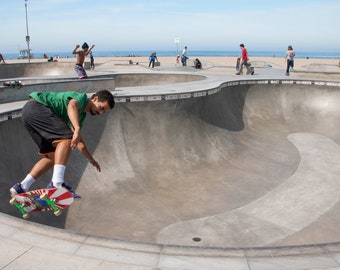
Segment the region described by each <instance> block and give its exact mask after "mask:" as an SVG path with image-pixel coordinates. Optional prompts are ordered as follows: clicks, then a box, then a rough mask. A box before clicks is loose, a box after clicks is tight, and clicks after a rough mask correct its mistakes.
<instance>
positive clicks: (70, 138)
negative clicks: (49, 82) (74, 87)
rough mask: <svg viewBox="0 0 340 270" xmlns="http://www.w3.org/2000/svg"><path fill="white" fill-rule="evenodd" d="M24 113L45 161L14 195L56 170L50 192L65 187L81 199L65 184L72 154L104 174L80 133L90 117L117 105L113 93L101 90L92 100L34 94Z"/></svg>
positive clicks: (78, 95) (67, 94)
mask: <svg viewBox="0 0 340 270" xmlns="http://www.w3.org/2000/svg"><path fill="white" fill-rule="evenodd" d="M29 96H30V98H31V99H30V100H29V101H28V102H27V103H26V104H25V105H24V107H23V109H22V120H23V123H24V125H25V127H26V129H27V130H28V132H29V133H30V135H31V137H32V138H33V140H34V141H35V143H36V144H37V145H38V147H39V154H40V155H41V156H42V158H41V159H40V160H39V161H38V162H37V163H36V164H35V165H34V166H33V168H32V169H31V171H30V172H29V174H27V176H26V177H25V178H24V179H23V180H22V181H21V182H20V183H17V184H15V185H14V186H13V187H12V188H11V189H10V192H11V193H12V194H13V195H16V194H20V193H23V192H26V191H28V189H29V187H30V186H31V185H32V184H33V183H34V182H35V180H37V179H38V178H39V177H40V176H42V175H43V174H44V173H46V172H47V171H48V170H49V169H51V168H52V167H53V176H52V180H51V182H50V184H49V185H48V188H52V187H61V186H62V187H65V188H67V189H68V190H69V191H70V192H71V193H72V194H73V195H74V197H75V198H80V196H79V195H77V194H76V193H75V192H74V191H73V189H72V188H71V187H70V186H69V185H67V184H65V183H64V173H65V169H66V166H67V162H68V159H69V156H70V154H71V150H73V149H75V148H77V149H78V150H79V151H80V152H81V153H82V154H83V155H84V156H85V157H86V158H87V159H88V160H89V162H90V163H91V164H92V165H93V166H94V167H95V168H96V169H97V170H98V171H99V172H100V170H101V168H100V166H99V163H98V162H97V161H96V160H95V159H94V158H93V156H92V155H91V154H90V152H89V151H88V149H87V147H86V144H85V142H84V141H83V139H82V136H81V132H80V129H81V127H82V125H83V121H84V119H85V117H86V113H88V112H89V113H90V114H92V115H101V114H103V113H106V112H109V111H110V110H111V109H112V108H113V107H114V105H115V101H114V97H113V95H112V94H111V92H109V91H107V90H101V91H98V92H97V93H95V94H93V95H92V97H91V98H88V97H87V95H86V94H85V93H77V92H60V93H58V92H33V93H31V94H30V95H29Z"/></svg>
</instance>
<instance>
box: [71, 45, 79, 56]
mask: <svg viewBox="0 0 340 270" xmlns="http://www.w3.org/2000/svg"><path fill="white" fill-rule="evenodd" d="M79 47H80V45H79V44H77V45H76V47H75V48H74V50H73V52H72V54H77V53H78V52H77V49H78V48H79Z"/></svg>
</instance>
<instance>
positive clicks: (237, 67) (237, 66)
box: [236, 57, 241, 71]
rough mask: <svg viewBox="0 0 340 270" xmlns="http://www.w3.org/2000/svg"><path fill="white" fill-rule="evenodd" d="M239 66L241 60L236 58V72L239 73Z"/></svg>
mask: <svg viewBox="0 0 340 270" xmlns="http://www.w3.org/2000/svg"><path fill="white" fill-rule="evenodd" d="M240 64H241V58H240V57H238V58H237V60H236V70H237V71H239V70H240Z"/></svg>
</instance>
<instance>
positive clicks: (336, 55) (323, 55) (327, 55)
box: [3, 50, 340, 60]
mask: <svg viewBox="0 0 340 270" xmlns="http://www.w3.org/2000/svg"><path fill="white" fill-rule="evenodd" d="M151 53H152V51H96V50H94V51H93V56H94V57H114V56H115V57H119V56H145V57H148V56H149V55H150V54H151ZM285 53H286V52H285V51H248V54H249V57H284V56H285ZM32 54H33V58H43V55H44V54H45V53H44V52H32ZM46 54H47V55H48V57H51V56H53V57H55V56H59V57H60V58H72V57H74V55H72V53H71V52H48V53H46ZM295 54H296V55H295V58H319V59H340V52H299V51H295ZM190 55H192V56H201V57H202V56H217V57H218V56H239V55H240V50H237V51H190V50H188V56H189V57H190ZM3 56H4V58H5V60H6V59H8V60H14V59H18V57H19V53H17V54H15V53H8V54H6V53H3ZM157 56H158V57H162V56H174V57H176V51H157Z"/></svg>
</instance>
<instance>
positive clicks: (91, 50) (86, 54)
mask: <svg viewBox="0 0 340 270" xmlns="http://www.w3.org/2000/svg"><path fill="white" fill-rule="evenodd" d="M94 46H96V45H92V46H91V48H90V49H89V50H88V51H87V53H86V55H88V54H89V53H90V52H91V51H92V49H93V48H94Z"/></svg>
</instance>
